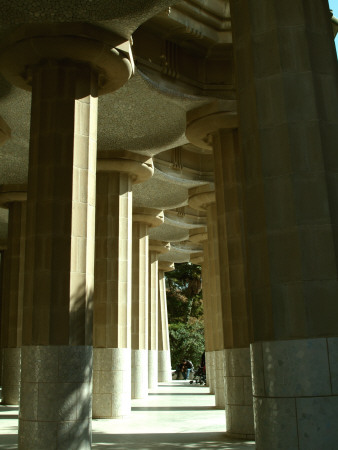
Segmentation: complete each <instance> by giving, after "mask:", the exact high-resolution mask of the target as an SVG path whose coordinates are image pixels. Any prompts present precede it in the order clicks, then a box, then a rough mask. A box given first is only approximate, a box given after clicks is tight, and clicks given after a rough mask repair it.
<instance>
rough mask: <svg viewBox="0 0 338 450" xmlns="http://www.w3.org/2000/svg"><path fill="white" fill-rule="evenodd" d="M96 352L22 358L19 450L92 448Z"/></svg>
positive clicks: (58, 349)
mask: <svg viewBox="0 0 338 450" xmlns="http://www.w3.org/2000/svg"><path fill="white" fill-rule="evenodd" d="M91 396H92V347H89V346H29V347H22V352H21V399H20V412H19V449H22V450H46V449H80V448H81V450H87V449H88V450H89V449H90V448H91V413H92V405H91Z"/></svg>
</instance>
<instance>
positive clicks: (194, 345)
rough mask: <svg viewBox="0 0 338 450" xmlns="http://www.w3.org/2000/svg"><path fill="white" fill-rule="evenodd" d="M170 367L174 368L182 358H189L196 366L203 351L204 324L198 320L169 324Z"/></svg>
mask: <svg viewBox="0 0 338 450" xmlns="http://www.w3.org/2000/svg"><path fill="white" fill-rule="evenodd" d="M169 338H170V352H171V361H172V367H173V368H174V369H175V368H176V364H178V363H179V362H180V361H182V359H190V361H192V363H193V364H194V366H195V368H197V367H198V366H199V365H200V363H201V356H202V353H203V352H204V325H203V322H202V321H200V320H196V321H194V322H190V323H188V324H186V323H173V324H171V325H169Z"/></svg>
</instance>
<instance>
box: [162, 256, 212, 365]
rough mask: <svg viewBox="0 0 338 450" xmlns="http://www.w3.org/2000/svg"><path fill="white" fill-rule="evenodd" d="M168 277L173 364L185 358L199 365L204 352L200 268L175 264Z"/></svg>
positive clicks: (187, 264)
mask: <svg viewBox="0 0 338 450" xmlns="http://www.w3.org/2000/svg"><path fill="white" fill-rule="evenodd" d="M166 278H167V304H168V321H169V338H170V349H171V361H172V367H173V368H175V367H176V364H178V363H179V362H180V361H181V360H182V359H184V358H186V359H189V360H191V361H192V362H193V364H194V366H195V367H198V366H199V364H200V361H201V355H202V353H203V352H204V323H203V298H202V280H201V267H200V266H197V265H195V264H191V263H181V264H175V270H174V271H172V272H168V273H167V274H166Z"/></svg>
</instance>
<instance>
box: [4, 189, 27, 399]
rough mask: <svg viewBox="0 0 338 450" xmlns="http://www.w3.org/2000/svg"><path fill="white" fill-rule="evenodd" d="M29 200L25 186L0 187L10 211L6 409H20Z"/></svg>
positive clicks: (5, 350)
mask: <svg viewBox="0 0 338 450" xmlns="http://www.w3.org/2000/svg"><path fill="white" fill-rule="evenodd" d="M26 199H27V186H26V185H15V186H14V185H8V186H1V187H0V207H6V208H8V239H7V251H6V263H5V267H4V289H3V303H2V312H1V342H2V403H4V404H7V405H18V404H19V399H20V377H21V344H22V307H23V292H24V286H23V283H24V263H25V238H26Z"/></svg>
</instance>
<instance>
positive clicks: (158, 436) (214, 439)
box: [0, 381, 255, 450]
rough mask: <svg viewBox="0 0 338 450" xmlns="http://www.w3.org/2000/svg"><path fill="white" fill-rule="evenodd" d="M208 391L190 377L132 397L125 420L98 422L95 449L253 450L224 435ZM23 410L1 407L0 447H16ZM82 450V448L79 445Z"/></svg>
mask: <svg viewBox="0 0 338 450" xmlns="http://www.w3.org/2000/svg"><path fill="white" fill-rule="evenodd" d="M214 402H215V399H214V396H213V395H210V394H209V389H208V388H206V387H203V386H199V385H196V384H194V385H190V384H189V383H188V382H185V381H173V382H172V383H168V384H166V383H160V385H159V387H158V389H156V390H154V391H151V392H150V394H149V396H148V398H147V399H146V400H133V401H132V413H131V415H130V416H129V417H127V418H125V419H123V420H102V419H100V420H96V419H94V420H93V446H92V447H93V449H95V450H98V449H100V450H102V449H105V450H108V449H113V450H153V449H160V450H167V449H169V450H178V449H184V448H187V449H195V450H209V449H220V450H254V449H255V445H254V443H253V442H251V441H250V442H249V441H248V442H243V441H236V440H234V439H229V438H226V437H225V435H224V429H225V415H224V411H222V410H218V409H215V407H214V406H213V405H214ZM17 418H18V408H17V407H13V406H1V405H0V449H6V450H12V449H17V436H16V435H17ZM79 450H81V449H79Z"/></svg>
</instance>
